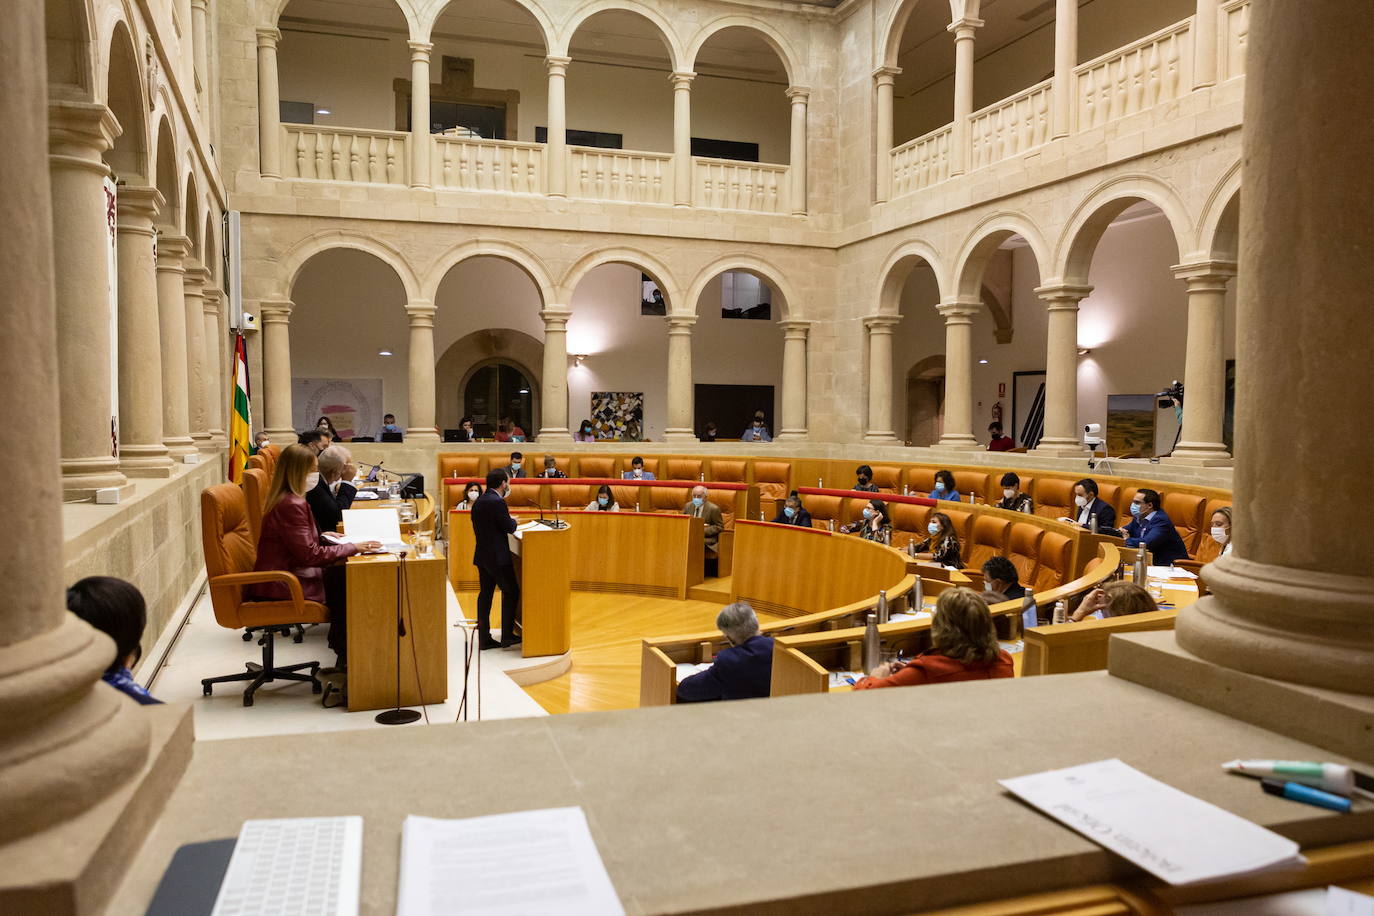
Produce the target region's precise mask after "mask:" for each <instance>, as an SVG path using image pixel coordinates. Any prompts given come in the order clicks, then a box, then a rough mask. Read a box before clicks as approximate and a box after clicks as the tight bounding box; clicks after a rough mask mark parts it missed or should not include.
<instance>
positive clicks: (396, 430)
mask: <svg viewBox="0 0 1374 916" xmlns="http://www.w3.org/2000/svg"><path fill="white" fill-rule="evenodd" d="M388 433H390V434H391V435H393V436H400V435H403V434H404V433H405V430H403V429H401V427H399V426H397V425H396V415H395V414H394V413H389V414H387V415H386V416H384V417H382V428H381V430H380V431H379V432H378V433H377V438H378V439H381V441H383V442H385V441H386V440H385V439H382V437H383V436H385V435H387V434H388ZM336 438H337V437H336Z"/></svg>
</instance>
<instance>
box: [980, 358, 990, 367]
mask: <svg viewBox="0 0 1374 916" xmlns="http://www.w3.org/2000/svg"><path fill="white" fill-rule="evenodd" d="M987 364H988V361H987V360H985V359H980V360H978V365H980V366H986V365H987Z"/></svg>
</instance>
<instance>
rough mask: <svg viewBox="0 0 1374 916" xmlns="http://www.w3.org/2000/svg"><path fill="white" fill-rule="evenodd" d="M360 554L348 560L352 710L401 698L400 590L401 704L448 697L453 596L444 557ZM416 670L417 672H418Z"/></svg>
mask: <svg viewBox="0 0 1374 916" xmlns="http://www.w3.org/2000/svg"><path fill="white" fill-rule="evenodd" d="M404 564H405V566H404V571H403V578H401V577H400V576H398V572H400V571H401V561H400V560H399V559H398V558H397V557H395V556H392V555H389V554H381V555H376V556H355V557H350V558H349V560H348V567H347V573H348V709H349V711H350V712H352V711H356V710H360V709H386V708H388V707H390V706H394V705H396V619H397V613H396V596H397V594H398V593H400V594H401V595H403V597H404V599H405V600H404V606H405V627H406V635H405V636H403V637H401V647H400V657H401V700H400V705H401V706H418V705H420V704H421V703H422V702H423V703H441V702H443V701H444V700H446V699H447V698H448V627H447V625H446V624H447V613H446V612H447V609H448V596H447V594H446V593H445V590H444V567H445V562H444V556H443V554H442V553H440V552H439V551H438V549H437V548H436V550H435V555H434V556H433V557H429V558H425V559H419V558H415V557H407V558H406V559H405V561H404ZM417 668H418V671H419V674H418V676H417V674H416V671H417Z"/></svg>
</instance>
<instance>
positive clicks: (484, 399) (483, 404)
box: [463, 363, 534, 439]
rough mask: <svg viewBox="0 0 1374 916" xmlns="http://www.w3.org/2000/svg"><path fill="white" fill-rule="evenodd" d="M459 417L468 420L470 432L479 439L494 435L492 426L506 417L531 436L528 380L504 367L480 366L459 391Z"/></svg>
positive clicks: (532, 424)
mask: <svg viewBox="0 0 1374 916" xmlns="http://www.w3.org/2000/svg"><path fill="white" fill-rule="evenodd" d="M463 415H464V416H468V417H472V431H473V432H474V433H476V434H477V438H479V439H490V438H492V437H493V436H495V435H496V424H497V423H499V422H501V418H502V417H505V416H508V417H510V418H511V419H512V420H514V421H515V423H516V425H517V426H519V427H520V428H521V429H523V430H524V431H525V435H526V436H527V437H529V438H533V436H534V430H533V426H534V394H533V389H532V387H531V385H530V380H529V379H527V378H526V377H525V374H524V373H523V372H521V371H520V370H519V369H517V368H516V367H514V366H512V365H509V364H507V363H494V364H492V365H490V366H483V367H482V368H480V369H478V370H477V371H476V372H474V373H473V374H472V378H470V379H468V383H467V387H466V388H464V389H463Z"/></svg>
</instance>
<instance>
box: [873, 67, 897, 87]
mask: <svg viewBox="0 0 1374 916" xmlns="http://www.w3.org/2000/svg"><path fill="white" fill-rule="evenodd" d="M901 73H902V68H901V67H879V68H878V69H876V70H874V71H873V82H875V83H877V84H878V85H879V86H891V85H892V81H893V80H895V79H896V78H897V77H898V76H900V75H901Z"/></svg>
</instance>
